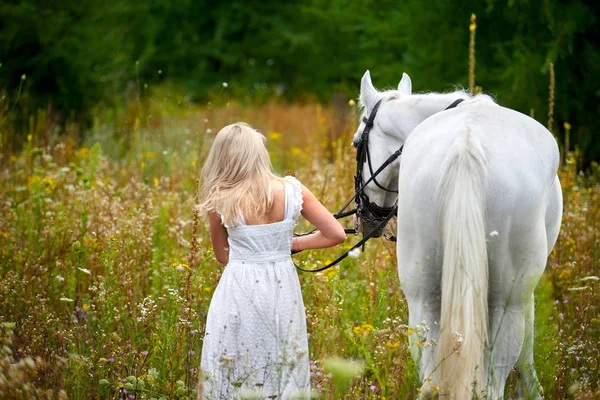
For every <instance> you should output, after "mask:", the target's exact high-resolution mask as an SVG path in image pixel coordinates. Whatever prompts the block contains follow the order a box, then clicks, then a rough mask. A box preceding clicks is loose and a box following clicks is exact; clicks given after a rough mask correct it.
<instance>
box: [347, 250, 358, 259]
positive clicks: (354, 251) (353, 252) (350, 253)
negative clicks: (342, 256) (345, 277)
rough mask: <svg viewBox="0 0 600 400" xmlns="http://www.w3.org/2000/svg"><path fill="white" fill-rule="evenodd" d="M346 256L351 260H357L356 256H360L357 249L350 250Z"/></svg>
mask: <svg viewBox="0 0 600 400" xmlns="http://www.w3.org/2000/svg"><path fill="white" fill-rule="evenodd" d="M348 255H349V256H350V257H352V258H358V256H360V249H359V248H358V247H357V248H355V249H352V250H350V251H349V252H348Z"/></svg>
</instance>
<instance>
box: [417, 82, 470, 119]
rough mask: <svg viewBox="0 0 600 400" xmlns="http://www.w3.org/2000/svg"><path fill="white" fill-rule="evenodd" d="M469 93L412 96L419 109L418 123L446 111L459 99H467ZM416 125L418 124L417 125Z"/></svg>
mask: <svg viewBox="0 0 600 400" xmlns="http://www.w3.org/2000/svg"><path fill="white" fill-rule="evenodd" d="M467 97H468V95H467V94H466V93H464V92H461V91H458V92H453V93H427V94H416V95H413V96H411V100H412V101H413V107H414V109H415V110H417V114H418V116H417V120H416V122H417V125H418V124H420V123H421V122H423V121H425V120H426V119H427V118H429V117H431V116H432V115H434V114H437V113H439V112H440V111H444V110H445V109H446V108H448V106H449V105H451V104H452V103H453V102H454V101H455V100H457V99H467ZM415 127H416V125H415Z"/></svg>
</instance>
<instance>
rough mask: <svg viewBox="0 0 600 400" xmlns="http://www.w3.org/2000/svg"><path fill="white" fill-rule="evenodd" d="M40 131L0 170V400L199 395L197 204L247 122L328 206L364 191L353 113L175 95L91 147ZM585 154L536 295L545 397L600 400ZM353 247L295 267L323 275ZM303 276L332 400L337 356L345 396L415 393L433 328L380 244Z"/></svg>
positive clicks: (592, 184) (322, 379) (302, 259)
mask: <svg viewBox="0 0 600 400" xmlns="http://www.w3.org/2000/svg"><path fill="white" fill-rule="evenodd" d="M41 120H44V121H45V119H44V115H43V112H42V113H40V115H38V117H37V118H35V119H33V120H32V123H31V131H30V132H29V136H28V139H27V142H26V143H24V147H23V150H22V151H21V152H20V153H19V154H16V155H8V154H6V153H3V155H2V159H1V160H0V163H1V165H2V168H1V170H0V214H1V215H2V218H1V219H0V273H1V277H2V279H1V281H0V299H1V302H0V337H1V338H2V341H3V346H2V347H1V348H0V378H1V379H0V397H2V398H57V397H58V398H73V399H84V398H102V399H119V398H138V399H151V398H156V399H159V398H165V399H166V398H168V399H187V398H194V397H195V391H196V384H197V381H198V372H199V371H198V366H199V364H200V349H201V345H202V335H203V330H204V323H205V317H206V312H207V309H208V304H209V301H210V298H211V295H212V292H213V290H214V288H215V286H216V284H217V282H218V279H219V276H220V274H221V272H222V266H220V265H219V264H218V263H217V262H216V260H215V259H214V255H213V254H212V251H211V248H210V242H209V236H208V231H207V228H206V226H205V225H204V223H203V222H200V223H199V224H198V225H196V228H194V223H193V220H194V215H193V213H192V209H193V205H194V195H195V188H196V180H197V179H198V177H199V169H200V167H201V165H202V163H203V161H204V158H205V156H206V153H207V150H208V148H209V146H210V141H211V140H212V137H214V134H215V133H216V131H217V130H218V129H219V128H220V127H222V126H224V125H225V124H228V123H231V122H233V121H237V120H244V121H247V122H248V123H250V124H251V125H253V126H255V127H257V128H258V129H259V130H261V131H262V132H263V133H265V134H266V136H267V137H268V139H269V140H268V148H269V151H270V153H271V156H272V160H273V164H274V165H275V168H276V170H277V171H278V172H279V173H281V174H284V173H285V172H286V171H288V170H291V171H292V172H294V173H295V175H296V177H298V178H299V179H300V180H301V181H302V182H303V183H304V184H305V185H307V186H308V187H309V188H311V189H312V191H313V192H314V193H315V194H316V195H317V196H318V197H319V198H320V200H321V201H322V202H323V203H324V204H325V205H326V207H327V208H329V209H330V210H332V211H334V210H336V209H338V208H339V207H340V206H341V205H343V203H344V201H346V200H347V199H348V198H349V197H350V195H351V193H352V190H353V188H352V182H353V180H352V177H353V174H354V163H355V161H354V151H353V149H352V148H351V146H350V141H351V138H352V135H353V133H354V129H355V120H354V115H353V109H352V108H351V107H350V106H348V108H345V109H340V108H339V107H338V108H336V109H334V108H329V107H324V106H321V105H316V104H304V105H281V104H277V103H267V104H265V105H262V106H252V107H242V106H240V105H237V104H235V103H227V102H225V101H224V102H223V105H222V106H210V105H209V106H205V107H198V106H193V105H191V104H189V103H187V102H186V101H185V99H184V98H179V97H178V96H177V95H173V94H169V93H168V92H167V91H166V89H165V91H164V93H163V92H157V93H156V94H155V95H154V96H153V97H152V98H151V99H149V100H147V101H144V102H141V101H140V102H135V103H133V104H132V105H131V108H130V109H128V110H121V111H119V112H113V111H110V112H109V111H103V112H101V111H98V112H97V116H96V122H95V124H94V128H93V130H92V133H91V135H90V136H89V139H88V140H87V141H86V142H84V143H82V144H76V142H75V141H74V140H72V139H69V138H68V136H67V137H66V139H60V140H59V139H56V140H48V139H47V138H44V137H42V135H43V134H44V133H43V130H41V129H38V127H37V124H38V123H41V122H40V121H41ZM44 123H45V124H47V122H44ZM332 132H335V134H332ZM576 159H577V157H576V154H575V153H571V154H570V156H569V157H568V161H567V162H566V163H565V164H564V165H563V167H562V169H561V171H560V177H561V182H562V184H563V190H564V196H565V212H564V219H563V228H562V230H561V234H560V238H559V242H558V244H557V247H556V249H555V250H554V252H553V254H552V256H551V257H550V260H549V264H548V268H547V272H546V274H545V276H544V279H543V281H542V283H541V284H540V285H539V287H538V289H537V297H536V311H537V318H536V328H537V331H536V340H535V345H536V349H535V354H536V368H537V370H538V374H539V377H540V380H541V383H542V385H543V387H544V390H545V395H546V397H547V398H565V397H568V396H573V397H576V398H582V399H583V398H594V397H597V396H599V395H600V391H599V390H600V389H599V387H598V380H599V378H600V374H599V368H600V366H599V365H598V360H599V356H600V349H599V342H600V334H599V329H600V319H599V317H598V308H597V307H598V304H599V300H600V294H599V293H600V291H599V290H598V289H599V285H600V282H598V279H597V278H595V277H597V276H598V275H600V274H599V271H598V270H599V266H600V264H599V262H600V255H599V253H600V248H599V243H598V237H597V235H598V234H597V232H598V229H597V224H598V221H599V220H600V204H599V201H598V200H599V196H600V184H599V182H600V169H599V168H598V167H597V166H596V167H594V168H595V169H594V172H593V173H592V174H591V175H589V176H584V175H581V174H580V173H579V171H578V169H577V165H576ZM347 224H348V225H350V224H351V222H347ZM306 229H307V226H306V224H304V223H301V224H300V225H299V227H298V230H300V231H301V230H306ZM192 238H194V240H195V242H196V244H195V245H194V246H191V244H190V241H191V239H192ZM356 240H357V239H354V240H353V239H350V240H349V241H348V242H347V243H346V244H345V245H344V247H343V248H337V249H329V250H320V251H311V252H304V253H301V254H299V255H297V256H295V257H294V258H295V260H296V262H298V263H300V265H304V266H306V267H313V266H317V265H321V264H323V263H327V262H328V261H330V260H332V259H334V257H335V256H336V255H337V254H339V253H341V252H342V251H343V250H344V249H345V248H348V247H350V246H351V244H352V243H353V242H355V241H356ZM190 247H192V248H194V249H196V250H194V253H193V254H190ZM300 280H301V284H302V291H303V296H304V301H305V304H306V314H307V322H308V329H309V335H310V336H309V344H310V358H311V360H312V361H311V381H312V387H313V388H314V389H315V391H316V393H317V394H318V395H319V396H320V398H323V399H338V398H339V396H340V395H341V394H340V392H339V388H340V386H339V385H337V386H336V380H337V375H336V374H335V371H336V369H335V368H333V369H332V368H331V365H336V364H335V362H334V363H333V364H332V362H331V361H330V360H338V359H339V358H342V359H352V360H356V361H357V362H359V363H360V365H361V366H362V367H363V368H362V369H361V371H362V372H359V373H355V375H353V376H354V378H353V379H352V380H351V381H350V382H349V384H348V385H347V387H346V388H345V389H344V393H343V396H344V398H349V399H382V398H387V399H411V398H415V397H416V396H417V395H418V393H419V386H420V384H419V382H417V378H416V370H415V367H414V365H413V362H412V360H411V357H410V354H409V349H408V341H407V337H408V336H410V335H421V336H423V335H424V331H423V329H424V328H423V327H418V326H417V327H411V326H407V324H406V321H407V307H406V302H405V299H404V297H403V295H402V292H401V288H400V287H399V283H398V279H397V272H396V258H395V247H394V245H393V244H391V243H389V242H386V241H384V240H383V239H382V240H378V241H377V240H373V241H370V242H369V243H368V244H367V246H366V251H365V252H364V253H362V254H361V255H360V257H358V258H347V259H346V260H344V261H343V262H342V263H341V265H340V266H339V267H336V268H333V269H330V270H328V271H326V272H323V273H319V274H303V273H301V275H300ZM423 345H424V346H425V345H427V344H426V343H425V341H423ZM327 365H329V366H330V367H327ZM326 367H327V368H326ZM358 370H359V369H357V370H356V371H358ZM356 371H355V372H356ZM511 382H514V378H511ZM336 390H337V392H336ZM511 390H514V384H511V385H509V391H511Z"/></svg>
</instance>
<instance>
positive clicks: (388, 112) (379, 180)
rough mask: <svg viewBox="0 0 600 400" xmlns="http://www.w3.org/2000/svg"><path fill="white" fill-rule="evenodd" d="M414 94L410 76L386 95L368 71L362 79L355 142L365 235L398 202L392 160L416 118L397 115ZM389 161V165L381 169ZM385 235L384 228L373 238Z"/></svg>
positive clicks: (395, 168) (395, 167)
mask: <svg viewBox="0 0 600 400" xmlns="http://www.w3.org/2000/svg"><path fill="white" fill-rule="evenodd" d="M411 91H412V83H411V80H410V77H409V76H408V75H407V74H403V76H402V80H401V81H400V83H399V84H398V89H397V90H388V91H383V92H379V91H377V90H376V89H375V87H374V86H373V83H372V82H371V75H370V73H369V71H366V72H365V74H364V75H363V77H362V81H361V88H360V102H359V105H360V107H361V108H362V110H363V112H362V116H361V122H360V125H359V127H358V130H357V131H356V134H355V135H354V139H353V142H352V143H353V145H354V147H356V149H357V174H356V178H355V179H356V191H357V196H356V198H357V216H358V223H359V229H360V230H361V231H362V233H363V235H368V234H369V233H371V232H373V231H374V230H375V229H376V228H377V226H378V225H379V223H380V222H381V221H382V220H384V218H385V217H386V215H387V214H388V213H389V212H391V211H392V210H393V208H394V205H395V203H396V199H397V194H398V170H399V159H398V158H396V159H392V158H393V154H394V153H395V152H397V151H399V150H400V149H401V148H402V146H403V145H404V141H405V140H406V138H407V137H408V134H409V133H410V131H411V130H412V129H413V128H414V125H413V119H414V118H411V117H410V115H408V113H406V115H403V118H401V119H400V118H398V112H399V111H400V112H401V108H402V107H403V104H404V103H403V101H404V100H406V99H407V98H409V97H410V95H411ZM406 105H408V104H406ZM386 160H388V162H389V165H387V166H386V167H384V168H383V169H381V168H380V167H381V166H382V164H383V163H384V162H385V161H386ZM380 169H381V170H380ZM378 170H380V171H379V172H378ZM382 233H383V228H381V229H379V230H378V231H377V232H374V233H373V236H374V237H379V236H381V235H382Z"/></svg>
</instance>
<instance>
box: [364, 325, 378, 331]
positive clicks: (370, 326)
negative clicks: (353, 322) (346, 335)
mask: <svg viewBox="0 0 600 400" xmlns="http://www.w3.org/2000/svg"><path fill="white" fill-rule="evenodd" d="M362 328H363V329H364V330H365V331H372V330H374V329H375V328H373V325H369V324H364V325H363V326H362Z"/></svg>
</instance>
